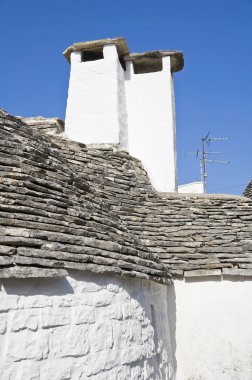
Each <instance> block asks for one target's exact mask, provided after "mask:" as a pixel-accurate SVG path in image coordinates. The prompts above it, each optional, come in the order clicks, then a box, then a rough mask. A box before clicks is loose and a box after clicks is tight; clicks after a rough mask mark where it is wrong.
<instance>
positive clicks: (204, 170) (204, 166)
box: [196, 132, 229, 193]
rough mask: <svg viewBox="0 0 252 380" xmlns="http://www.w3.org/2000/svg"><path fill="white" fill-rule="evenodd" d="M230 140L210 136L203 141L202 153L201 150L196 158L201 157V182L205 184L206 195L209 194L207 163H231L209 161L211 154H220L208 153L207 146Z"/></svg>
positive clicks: (227, 162) (226, 162)
mask: <svg viewBox="0 0 252 380" xmlns="http://www.w3.org/2000/svg"><path fill="white" fill-rule="evenodd" d="M223 140H228V137H209V132H208V134H207V135H206V136H205V137H203V138H202V139H201V143H202V151H201V152H200V151H199V150H198V151H197V153H196V157H197V158H198V157H199V162H200V177H201V181H202V182H203V191H204V193H206V192H207V163H212V164H229V161H222V160H209V159H208V158H207V157H208V155H209V154H219V153H220V152H207V150H206V144H208V143H210V142H211V141H223Z"/></svg>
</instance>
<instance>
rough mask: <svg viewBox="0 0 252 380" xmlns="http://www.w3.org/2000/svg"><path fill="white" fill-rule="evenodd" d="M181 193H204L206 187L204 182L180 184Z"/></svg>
mask: <svg viewBox="0 0 252 380" xmlns="http://www.w3.org/2000/svg"><path fill="white" fill-rule="evenodd" d="M178 192H179V193H184V194H185V193H186V194H188V193H189V194H203V193H204V187H203V182H200V181H199V182H191V183H186V184H184V185H180V186H179V187H178Z"/></svg>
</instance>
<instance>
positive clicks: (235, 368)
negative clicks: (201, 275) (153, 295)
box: [174, 279, 252, 380]
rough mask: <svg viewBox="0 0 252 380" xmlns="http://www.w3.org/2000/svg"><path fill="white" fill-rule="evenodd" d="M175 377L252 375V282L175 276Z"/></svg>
mask: <svg viewBox="0 0 252 380" xmlns="http://www.w3.org/2000/svg"><path fill="white" fill-rule="evenodd" d="M174 285H175V295H176V359H177V376H176V379H177V380H189V379H190V380H191V379H193V380H251V379H252V302H251V300H252V281H239V280H237V281H235V279H234V280H233V281H227V280H225V281H218V280H216V281H211V280H203V279H202V280H201V281H195V282H194V281H193V282H184V281H182V280H181V281H178V280H176V281H175V284H174Z"/></svg>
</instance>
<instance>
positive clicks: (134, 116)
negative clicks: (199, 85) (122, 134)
mask: <svg viewBox="0 0 252 380" xmlns="http://www.w3.org/2000/svg"><path fill="white" fill-rule="evenodd" d="M162 61H163V70H162V71H158V72H153V73H146V74H134V68H133V64H132V62H127V71H126V74H125V79H126V80H125V88H126V101H127V111H128V144H129V153H130V154H131V155H132V156H135V157H137V158H139V159H140V160H141V161H142V163H143V165H144V167H145V169H146V170H147V172H148V174H149V177H150V179H151V182H152V184H153V186H154V188H155V189H156V190H158V191H176V189H177V183H176V177H177V174H176V171H177V170H176V153H175V124H174V123H175V118H174V117H173V116H174V99H173V81H172V75H171V66H170V57H165V58H163V59H162Z"/></svg>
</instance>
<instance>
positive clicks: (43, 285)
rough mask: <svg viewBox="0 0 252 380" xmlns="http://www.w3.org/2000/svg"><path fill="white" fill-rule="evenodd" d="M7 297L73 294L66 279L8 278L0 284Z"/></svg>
mask: <svg viewBox="0 0 252 380" xmlns="http://www.w3.org/2000/svg"><path fill="white" fill-rule="evenodd" d="M2 287H3V288H4V290H5V292H6V294H8V295H18V296H25V297H28V296H37V295H44V296H63V295H67V294H73V293H74V290H73V288H72V286H71V284H70V283H69V282H68V280H67V279H66V278H57V279H52V278H42V279H41V278H25V279H24V278H23V279H17V278H9V279H5V280H2V281H1V282H0V288H2Z"/></svg>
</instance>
